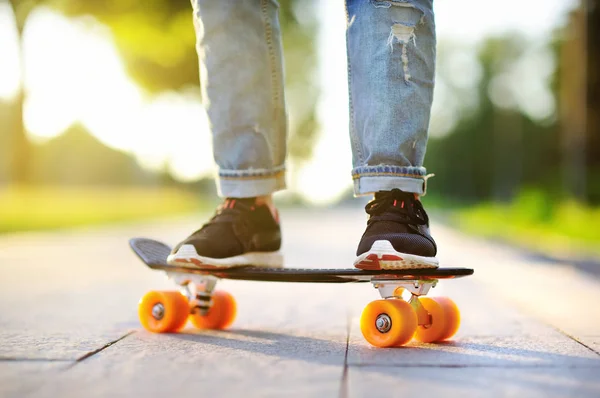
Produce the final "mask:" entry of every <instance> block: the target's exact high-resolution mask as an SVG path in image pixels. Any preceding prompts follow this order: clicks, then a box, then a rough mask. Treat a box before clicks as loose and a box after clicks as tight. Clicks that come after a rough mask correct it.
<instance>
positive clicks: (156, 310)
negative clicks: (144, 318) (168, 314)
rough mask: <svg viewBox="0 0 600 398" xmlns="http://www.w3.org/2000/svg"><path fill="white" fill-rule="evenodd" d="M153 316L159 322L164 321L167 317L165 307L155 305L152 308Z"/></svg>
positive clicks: (159, 304)
mask: <svg viewBox="0 0 600 398" xmlns="http://www.w3.org/2000/svg"><path fill="white" fill-rule="evenodd" d="M152 316H153V317H154V319H156V320H157V321H160V320H161V319H163V316H165V306H164V305H162V304H161V303H156V304H154V306H153V307H152Z"/></svg>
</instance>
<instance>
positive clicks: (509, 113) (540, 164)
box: [425, 35, 560, 202]
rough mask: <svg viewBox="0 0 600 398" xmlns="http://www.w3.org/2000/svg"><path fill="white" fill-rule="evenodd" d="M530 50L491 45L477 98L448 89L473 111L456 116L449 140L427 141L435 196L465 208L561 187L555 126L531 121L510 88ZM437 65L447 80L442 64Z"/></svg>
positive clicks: (502, 42) (523, 45)
mask: <svg viewBox="0 0 600 398" xmlns="http://www.w3.org/2000/svg"><path fill="white" fill-rule="evenodd" d="M528 45H529V44H528V43H527V41H526V40H524V39H522V38H519V37H515V36H513V35H507V36H503V37H497V38H491V39H488V40H486V41H485V42H484V43H482V45H481V46H480V47H479V49H478V53H477V59H478V62H479V65H480V68H481V79H480V80H479V82H478V84H477V85H476V87H475V89H474V90H473V92H471V93H469V94H464V93H462V92H460V91H457V90H456V89H455V88H452V87H451V84H447V86H449V89H450V91H452V90H454V91H457V92H458V94H456V95H454V96H453V99H454V100H456V101H466V98H464V97H465V95H469V96H471V97H474V98H475V100H474V102H475V106H474V109H473V110H471V111H470V112H465V113H464V114H461V115H458V118H459V121H458V123H457V124H456V126H455V127H454V128H453V129H452V131H450V132H449V133H448V134H447V135H445V136H443V137H439V138H436V137H432V138H431V139H430V141H429V145H428V149H427V156H426V158H425V161H426V164H425V165H426V166H427V168H428V169H429V170H431V171H432V172H434V173H435V174H436V178H435V179H433V180H432V181H431V184H432V187H435V188H434V191H433V192H436V193H439V194H440V195H442V196H443V197H445V198H449V199H455V200H458V201H463V202H469V201H470V202H474V201H479V200H490V199H494V200H500V201H507V200H510V199H512V198H513V197H514V195H515V194H517V193H518V191H519V190H520V189H522V188H523V187H524V186H534V187H542V188H544V189H546V190H547V191H552V192H553V191H555V190H556V189H557V186H559V185H560V181H557V179H556V175H557V174H558V173H559V172H560V163H559V162H557V159H559V158H560V144H559V142H560V141H559V136H558V128H557V124H556V121H555V120H553V119H551V120H548V121H544V122H540V121H537V120H534V119H532V118H531V117H529V116H528V115H527V114H525V113H524V112H523V110H522V109H520V108H519V106H518V105H517V102H516V99H515V98H514V97H512V95H513V94H514V92H511V88H510V87H507V86H508V82H509V81H510V79H514V78H516V76H515V75H514V74H513V72H512V71H513V67H514V65H515V64H517V63H518V62H519V61H520V60H521V58H522V57H523V56H525V55H527V52H528ZM438 64H439V65H440V69H441V70H440V73H441V74H442V77H444V71H443V64H444V61H443V60H441V61H440V62H439V63H438ZM506 79H509V80H508V81H507V80H506ZM448 81H451V79H450V78H448V77H446V78H444V82H448ZM512 90H514V88H512ZM497 97H501V98H500V99H499V98H497ZM492 99H494V101H492ZM501 102H502V103H501Z"/></svg>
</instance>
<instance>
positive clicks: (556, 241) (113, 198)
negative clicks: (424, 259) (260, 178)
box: [0, 0, 600, 258]
mask: <svg viewBox="0 0 600 398" xmlns="http://www.w3.org/2000/svg"><path fill="white" fill-rule="evenodd" d="M279 3H280V5H281V9H280V20H281V24H282V29H283V34H284V36H283V37H284V39H283V40H284V51H285V55H286V95H287V101H288V105H289V110H288V112H289V122H290V123H289V125H290V145H289V164H288V166H289V167H288V169H289V173H288V176H287V178H288V184H289V187H290V189H289V190H288V191H287V192H285V193H282V194H280V195H279V196H280V199H279V200H280V202H281V203H287V204H288V205H301V206H335V205H339V204H341V203H352V191H351V178H350V170H351V155H350V145H349V140H348V98H347V77H346V56H345V24H346V21H345V13H344V4H343V1H342V0H321V1H319V0H280V1H279ZM434 8H435V11H436V24H437V32H438V64H437V65H438V67H437V77H436V81H437V85H436V89H435V101H434V105H433V115H432V120H431V129H430V142H429V146H428V152H427V156H426V159H425V166H426V167H427V169H428V171H429V172H431V173H435V175H436V176H435V178H433V179H431V180H430V181H429V192H428V195H427V196H426V197H425V198H424V203H425V206H426V208H427V209H431V212H432V214H433V215H434V217H436V218H437V220H438V221H442V222H445V223H448V224H449V225H452V226H454V227H457V228H460V229H463V230H465V231H467V232H470V233H474V234H478V235H482V236H487V237H493V238H497V239H500V240H504V241H508V242H511V243H514V244H518V245H525V246H526V247H527V248H528V249H533V250H537V251H540V252H544V253H552V254H555V255H557V256H573V255H577V256H580V257H581V256H583V257H588V256H589V257H593V258H600V206H599V204H600V7H599V6H598V5H597V4H596V1H593V0H589V1H586V0H526V1H516V0H504V1H502V2H500V1H489V2H488V1H486V2H483V1H477V0H452V1H443V0H438V1H437V2H435V5H434ZM194 46H195V36H194V30H193V26H192V13H191V6H190V4H189V2H188V1H173V0H151V1H148V0H147V1H141V0H39V1H38V0H10V1H8V0H0V233H12V232H17V231H29V230H43V229H55V228H65V227H72V226H82V225H95V224H100V223H110V222H123V221H131V220H139V219H146V218H151V217H162V216H172V215H176V214H185V213H190V212H198V211H201V210H206V211H208V210H210V209H211V208H212V206H214V204H215V203H216V201H217V198H216V190H215V187H214V183H213V180H212V176H213V175H214V173H215V167H214V165H213V158H212V153H211V146H210V142H211V141H210V134H209V129H208V122H207V117H206V113H205V111H204V110H203V108H202V106H201V98H200V89H199V79H198V62H197V58H196V53H195V49H194ZM358 202H360V201H358ZM354 203H356V201H355V202H354ZM363 203H364V202H363ZM357 214H361V217H362V216H363V213H357Z"/></svg>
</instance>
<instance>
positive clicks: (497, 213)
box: [451, 189, 600, 256]
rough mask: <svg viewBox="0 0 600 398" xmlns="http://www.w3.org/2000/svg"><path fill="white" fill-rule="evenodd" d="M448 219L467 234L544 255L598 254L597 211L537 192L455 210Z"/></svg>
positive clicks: (599, 221) (599, 222) (531, 191)
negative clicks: (522, 247) (505, 200)
mask: <svg viewBox="0 0 600 398" xmlns="http://www.w3.org/2000/svg"><path fill="white" fill-rule="evenodd" d="M451 219H452V223H453V225H456V226H458V227H460V228H462V229H465V230H466V231H469V232H472V233H475V234H478V235H483V236H487V237H492V238H499V239H502V240H505V241H508V242H511V243H514V244H516V245H518V246H524V247H527V248H529V249H534V250H539V251H541V252H544V253H546V254H557V255H562V256H569V255H577V256H581V255H582V254H584V255H585V254H586V253H587V254H592V255H599V254H600V228H598V225H600V207H592V206H586V205H584V204H581V203H579V202H576V201H573V200H563V201H557V200H555V199H554V198H552V197H551V196H549V195H548V194H546V193H544V192H543V191H540V190H531V189H530V190H524V191H522V192H521V193H520V194H519V195H518V197H517V199H516V200H515V201H514V202H512V203H508V204H498V203H482V204H478V205H476V206H472V207H469V208H465V207H463V208H460V209H456V210H455V211H454V212H453V213H452V216H451Z"/></svg>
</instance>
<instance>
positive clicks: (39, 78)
mask: <svg viewBox="0 0 600 398" xmlns="http://www.w3.org/2000/svg"><path fill="white" fill-rule="evenodd" d="M574 3H575V0H526V1H523V0H503V1H481V0H437V1H436V2H435V11H436V25H437V32H438V41H440V42H441V41H444V42H455V43H464V44H469V45H475V44H476V43H478V42H479V41H480V40H482V39H483V38H485V37H486V36H489V35H492V34H497V33H502V32H506V31H519V32H522V33H523V34H525V35H526V36H528V37H533V38H538V39H540V40H541V41H543V40H545V39H547V38H549V32H550V31H551V29H552V28H553V27H554V26H556V25H557V24H559V23H562V21H563V20H564V18H565V15H566V13H567V12H568V10H569V9H571V8H573V6H574ZM318 4H319V8H320V9H319V16H320V21H321V23H320V26H321V27H320V31H319V36H318V54H319V59H320V65H327V67H321V68H320V69H319V70H320V73H319V76H320V83H321V86H322V93H323V94H322V97H321V99H320V101H319V103H318V107H317V112H318V116H319V119H320V121H321V126H322V133H321V135H320V138H319V141H318V143H317V147H316V149H315V156H314V158H313V159H312V160H311V161H310V162H309V163H308V164H307V165H306V166H305V167H304V168H303V169H300V170H296V171H295V172H298V173H299V174H298V178H297V181H298V183H297V184H298V186H296V187H292V188H293V189H295V190H298V191H299V192H301V193H302V194H303V195H304V196H306V197H307V198H309V199H312V200H313V201H315V202H325V201H329V200H331V199H334V198H335V197H336V196H337V195H339V194H340V193H341V192H343V191H344V190H345V189H347V188H348V187H349V186H351V180H350V169H351V155H350V145H349V141H348V106H347V92H346V90H347V80H346V56H345V14H344V10H343V1H341V0H337V1H319V2H318ZM17 50H18V49H17V44H16V36H15V27H14V22H13V16H12V12H11V9H10V7H9V6H8V4H7V3H6V2H0V98H3V99H8V98H11V97H12V96H13V95H14V93H15V91H16V88H17V82H18V79H19V76H20V73H19V69H20V67H19V61H18V57H17V54H18V51H17ZM73 54H77V55H76V56H75V55H73ZM545 56H546V55H545V54H544V52H543V51H538V52H535V54H534V55H532V57H531V60H530V61H529V62H530V63H528V64H527V65H525V66H522V67H521V69H520V70H516V71H511V73H512V72H514V73H522V74H523V79H524V80H526V81H537V82H538V83H535V84H537V86H535V84H533V86H532V87H531V89H529V90H517V88H518V87H517V88H515V89H514V90H513V91H512V92H513V94H511V95H508V94H506V93H505V91H506V90H504V91H503V90H502V89H503V88H504V86H505V85H504V84H503V81H499V82H498V84H497V86H498V90H496V92H495V93H494V92H492V93H490V94H491V95H492V96H493V97H494V96H495V97H496V98H497V101H498V102H499V103H505V104H506V106H511V104H515V103H516V104H518V106H524V107H529V108H527V109H526V111H527V112H530V113H531V114H532V115H534V116H535V115H538V116H539V117H543V116H544V114H547V113H548V112H551V111H552V109H553V104H552V103H550V102H548V101H551V98H550V99H548V93H547V92H546V91H547V90H546V91H544V90H545V89H544V87H543V80H540V79H539V78H538V79H537V80H536V79H535V76H528V75H527V73H528V71H529V75H531V71H539V70H540V69H538V68H532V65H536V66H539V67H540V68H542V69H543V66H544V65H548V64H549V63H548V60H547V59H545V58H544V57H545ZM24 57H25V66H26V70H25V82H26V87H27V92H28V98H27V102H26V107H25V122H26V126H27V128H28V130H29V131H30V134H31V135H32V138H34V139H38V140H44V139H48V137H53V136H55V135H57V134H60V133H61V132H62V131H64V130H65V129H66V128H67V127H68V126H69V125H70V124H72V123H73V122H75V121H81V122H82V123H83V124H84V125H85V126H86V127H87V128H88V129H89V130H90V131H91V132H92V133H93V134H94V135H95V136H96V137H98V138H99V139H100V140H101V141H103V142H104V143H105V144H107V145H109V146H112V147H114V148H119V149H122V150H125V151H129V152H131V153H133V154H135V156H136V157H137V158H138V159H139V160H140V162H141V163H142V164H143V165H145V166H147V167H150V168H158V167H162V166H163V165H165V164H166V165H168V167H169V168H170V170H171V171H172V172H173V174H174V175H176V176H177V177H178V178H180V179H183V180H191V179H194V178H197V177H199V176H204V175H208V174H212V173H213V172H214V170H215V168H214V165H213V163H212V153H211V150H210V137H209V131H208V122H207V117H206V113H205V112H204V110H203V109H202V107H201V105H200V103H199V95H198V94H197V93H184V94H181V93H167V94H163V95H161V96H159V97H156V98H146V97H145V96H144V95H143V93H142V92H141V90H139V89H138V88H137V86H136V85H135V84H134V83H133V82H132V81H131V80H130V79H129V77H128V76H127V74H126V72H125V69H124V67H123V64H122V62H121V60H120V58H119V57H118V54H117V52H116V51H115V49H114V47H113V44H112V40H111V37H110V34H109V32H107V30H106V29H103V28H102V27H100V26H97V24H90V23H89V21H88V23H84V22H82V21H75V22H74V21H70V20H68V19H66V18H65V17H63V16H61V15H60V14H57V13H55V12H53V11H50V10H48V9H38V10H37V11H35V12H34V13H33V15H32V16H31V18H30V20H29V21H28V26H27V30H26V35H25V39H24ZM536 57H537V58H536ZM471 61H472V60H471ZM471 61H470V60H469V56H468V54H463V55H462V56H461V54H457V55H456V56H455V57H451V59H450V61H448V64H449V65H450V67H452V65H454V64H456V67H457V68H463V67H464V68H467V69H466V70H468V67H469V62H471ZM471 63H472V62H471ZM517 69H518V67H517ZM463 71H464V69H463ZM475 72H476V71H475ZM473 73H474V72H473ZM532 79H533V80H532ZM470 81H471V82H472V81H473V79H470ZM454 83H456V82H454ZM504 83H506V82H504ZM458 84H460V82H458ZM465 84H466V85H467V86H468V84H469V81H466V82H465ZM446 91H447V90H445V89H444V84H443V82H442V83H441V84H439V85H438V87H437V88H436V95H435V97H436V101H435V102H436V103H435V104H434V115H433V118H432V134H443V133H444V131H443V129H442V128H441V127H436V126H448V125H451V122H452V120H451V119H452V113H448V112H449V111H448V109H447V104H448V101H447V100H448V97H447V95H446V94H445V92H446ZM519 92H525V94H522V93H521V94H519ZM456 102H457V103H459V101H456ZM441 103H444V107H441V106H440V105H439V104H441ZM532 104H533V105H532ZM463 105H464V104H463ZM463 105H460V104H459V105H457V106H463ZM467 105H468V104H467ZM464 106H466V105H464ZM449 123H450V124H449ZM340 148H344V150H340Z"/></svg>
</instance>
